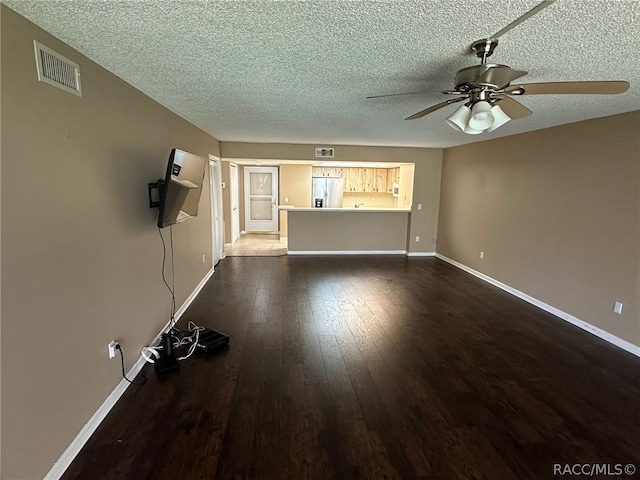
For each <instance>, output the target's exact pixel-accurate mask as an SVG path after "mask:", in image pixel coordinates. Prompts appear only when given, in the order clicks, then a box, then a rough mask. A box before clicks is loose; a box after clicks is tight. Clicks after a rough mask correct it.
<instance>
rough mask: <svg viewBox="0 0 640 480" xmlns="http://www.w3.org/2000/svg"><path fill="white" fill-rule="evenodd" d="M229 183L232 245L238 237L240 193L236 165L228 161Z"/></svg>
mask: <svg viewBox="0 0 640 480" xmlns="http://www.w3.org/2000/svg"><path fill="white" fill-rule="evenodd" d="M229 184H230V185H229V187H230V191H229V195H230V197H231V205H229V211H230V212H231V246H233V244H234V243H236V240H238V238H239V237H240V211H239V204H240V195H239V192H238V165H237V164H236V163H229ZM234 205H235V207H234Z"/></svg>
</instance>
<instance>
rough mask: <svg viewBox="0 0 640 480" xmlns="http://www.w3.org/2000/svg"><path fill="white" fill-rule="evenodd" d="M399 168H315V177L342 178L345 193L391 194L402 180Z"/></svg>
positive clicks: (313, 171)
mask: <svg viewBox="0 0 640 480" xmlns="http://www.w3.org/2000/svg"><path fill="white" fill-rule="evenodd" d="M399 170H400V169H399V168H362V167H353V168H351V167H313V168H312V169H311V174H312V176H314V177H341V178H342V179H343V180H344V184H343V185H344V191H345V192H352V193H384V192H387V193H391V191H392V189H393V184H394V183H395V182H398V181H399V180H400V172H399Z"/></svg>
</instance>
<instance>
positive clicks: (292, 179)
mask: <svg viewBox="0 0 640 480" xmlns="http://www.w3.org/2000/svg"><path fill="white" fill-rule="evenodd" d="M278 174H279V180H280V186H279V188H278V192H279V199H278V203H279V204H280V205H293V206H296V207H310V206H311V165H287V164H284V165H280V169H279V172H278ZM285 198H286V199H288V201H285ZM287 234H288V225H287V212H284V211H281V212H280V235H282V236H283V237H286V236H287Z"/></svg>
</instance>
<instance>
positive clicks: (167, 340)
mask: <svg viewBox="0 0 640 480" xmlns="http://www.w3.org/2000/svg"><path fill="white" fill-rule="evenodd" d="M153 368H154V369H155V371H156V374H157V375H158V377H160V378H164V377H167V376H169V375H171V374H173V373H179V372H180V365H179V364H178V360H177V359H176V357H175V355H174V354H173V340H172V339H171V335H169V334H168V333H163V334H162V356H161V357H160V358H158V359H157V360H156V361H155V363H154V364H153Z"/></svg>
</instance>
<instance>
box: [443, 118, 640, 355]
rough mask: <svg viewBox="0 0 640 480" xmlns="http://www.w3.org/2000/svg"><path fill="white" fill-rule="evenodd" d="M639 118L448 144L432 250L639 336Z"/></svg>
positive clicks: (638, 341)
mask: <svg viewBox="0 0 640 480" xmlns="http://www.w3.org/2000/svg"><path fill="white" fill-rule="evenodd" d="M639 126H640V112H637V111H636V112H632V113H628V114H623V115H617V116H613V117H607V118H601V119H596V120H590V121H585V122H580V123H575V124H570V125H565V126H561V127H556V128H550V129H546V130H540V131H537V132H531V133H527V134H523V135H517V136H513V137H506V138H501V139H497V140H491V141H487V142H481V143H474V144H471V145H466V146H462V147H457V148H451V149H448V150H446V151H445V160H444V170H443V176H442V197H441V208H440V222H439V235H438V250H437V251H438V253H441V254H443V255H445V256H447V257H450V258H452V259H454V260H456V261H458V262H460V263H463V264H465V265H467V266H469V267H471V268H473V269H475V270H478V271H480V272H482V273H485V274H486V275H488V276H490V277H493V278H495V279H497V280H499V281H501V282H503V283H505V284H507V285H509V286H511V287H513V288H516V289H518V290H520V291H522V292H524V293H526V294H528V295H530V296H532V297H534V298H537V299H538V300H541V301H543V302H545V303H547V304H550V305H552V306H553V307H556V308H558V309H560V310H562V311H564V312H567V313H569V314H571V315H573V316H575V317H577V318H579V319H581V320H584V321H586V322H588V323H590V324H592V325H595V326H597V327H599V328H601V329H603V330H606V331H608V332H611V333H613V334H614V335H616V336H618V337H620V338H622V339H624V340H627V341H629V342H631V343H633V344H635V345H640V310H639V306H638V304H639V296H640V294H639V292H640V280H639V278H640V227H639V223H640V193H639V189H640V178H639V175H640V141H639V135H638V133H639V131H640V130H639ZM480 251H484V252H485V259H484V260H480V258H479V252H480ZM615 301H620V302H623V303H624V309H623V312H622V315H618V314H615V313H614V312H613V305H614V302H615Z"/></svg>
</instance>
